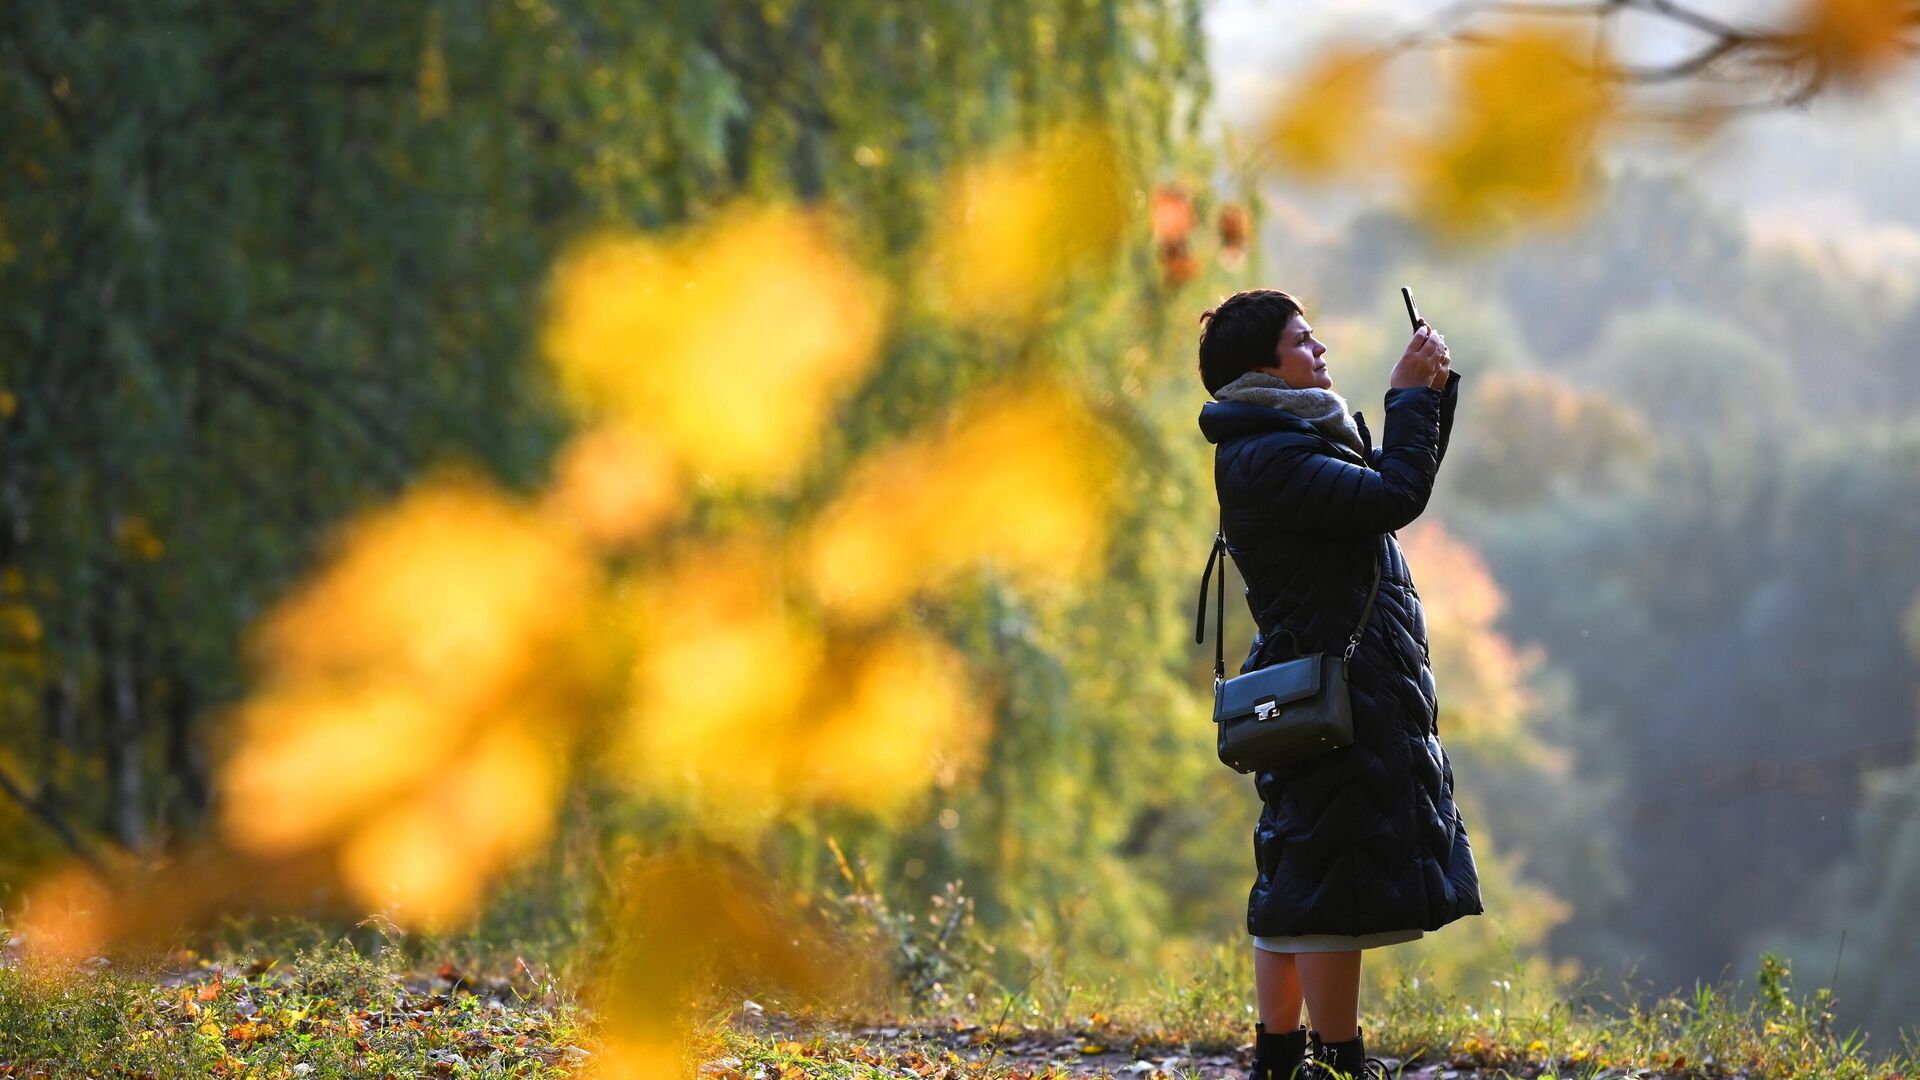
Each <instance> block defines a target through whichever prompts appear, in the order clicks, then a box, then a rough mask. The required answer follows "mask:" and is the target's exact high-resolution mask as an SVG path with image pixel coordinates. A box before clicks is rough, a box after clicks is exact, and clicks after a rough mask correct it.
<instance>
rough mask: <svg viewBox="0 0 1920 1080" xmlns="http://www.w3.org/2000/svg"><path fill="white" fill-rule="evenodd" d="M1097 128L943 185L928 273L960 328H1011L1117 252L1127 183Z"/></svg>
mask: <svg viewBox="0 0 1920 1080" xmlns="http://www.w3.org/2000/svg"><path fill="white" fill-rule="evenodd" d="M1123 163H1124V159H1123V157H1122V155H1121V154H1120V152H1119V148H1118V147H1117V146H1116V145H1115V144H1114V142H1113V136H1112V135H1111V133H1109V132H1108V131H1107V130H1106V129H1105V128H1103V127H1098V126H1092V125H1083V124H1070V125H1065V126H1062V127H1059V128H1056V129H1054V130H1052V131H1050V132H1048V133H1046V134H1045V135H1044V136H1042V137H1041V138H1040V139H1038V140H1037V141H1035V142H1034V143H1033V144H1031V145H1028V146H1022V147H1019V148H1016V149H1013V150H1008V151H1005V152H1002V153H999V154H996V155H993V156H991V157H989V158H987V159H985V160H983V161H980V162H976V163H973V164H971V165H967V166H964V167H962V168H961V169H960V170H959V171H958V172H957V173H956V174H955V175H954V176H953V177H952V178H951V180H950V181H949V183H948V187H947V191H946V194H945V196H944V200H943V202H942V209H941V210H940V212H939V216H938V217H937V218H936V219H935V225H934V228H935V230H936V232H935V237H934V241H933V244H932V248H931V252H930V258H929V267H930V269H931V271H932V274H933V293H934V298H935V299H936V300H937V301H938V302H939V303H941V304H943V305H944V306H945V307H946V309H947V310H948V312H949V313H950V314H952V315H954V316H957V317H959V318H963V319H987V320H992V322H993V323H994V324H995V325H1007V326H1013V327H1016V328H1017V327H1019V326H1021V325H1024V324H1026V323H1029V322H1031V321H1033V320H1035V319H1037V318H1039V317H1040V316H1041V315H1043V314H1044V313H1045V311H1046V309H1047V307H1048V305H1049V304H1051V303H1052V302H1053V300H1054V299H1055V298H1056V297H1057V296H1058V295H1059V294H1060V291H1061V289H1062V288H1063V287H1064V286H1065V285H1067V284H1068V283H1069V282H1070V281H1071V280H1072V279H1073V277H1074V276H1075V275H1076V274H1078V273H1080V272H1083V271H1087V270H1091V269H1093V268H1096V267H1099V266H1101V265H1102V264H1104V263H1105V262H1106V261H1107V260H1109V259H1111V258H1112V256H1113V254H1114V253H1115V252H1116V251H1117V250H1118V249H1119V245H1120V239H1121V234H1122V230H1123V229H1124V227H1125V225H1126V220H1127V213H1128V199H1129V198H1130V192H1131V191H1132V190H1133V184H1132V182H1131V180H1130V179H1129V178H1128V176H1127V175H1126V172H1125V169H1124V168H1123Z"/></svg>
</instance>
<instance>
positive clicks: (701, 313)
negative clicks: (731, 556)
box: [543, 205, 884, 483]
mask: <svg viewBox="0 0 1920 1080" xmlns="http://www.w3.org/2000/svg"><path fill="white" fill-rule="evenodd" d="M883 302H884V297H883V295H882V293H881V292H880V290H879V288H878V286H877V285H876V284H875V283H874V282H873V281H872V280H870V279H869V278H868V277H867V276H866V275H864V274H863V273H862V272H861V271H860V270H859V269H858V268H857V267H856V266H855V265H854V264H853V263H852V262H851V261H850V260H849V259H848V258H847V257H846V256H844V255H842V254H841V253H840V251H839V250H838V248H837V247H836V245H835V244H834V243H833V240H832V237H831V236H830V234H829V231H828V228H827V226H826V224H825V223H824V222H823V221H821V220H820V219H818V218H816V217H814V216H811V215H808V214H806V213H803V212H802V211H799V210H796V209H792V208H787V207H752V206H744V205H740V206H735V207H732V208H730V209H728V210H726V211H724V212H723V213H721V214H720V216H719V217H718V219H717V220H715V221H714V222H712V223H711V224H708V225H706V226H703V227H699V228H695V229H690V230H686V231H682V232H679V233H675V234H673V235H670V236H666V237H659V236H630V235H610V236H603V237H600V238H598V239H595V240H592V241H590V242H588V243H586V244H584V245H582V246H581V247H580V248H579V249H578V250H576V251H574V252H573V253H572V254H571V255H569V256H568V257H567V258H566V259H564V260H562V262H561V263H560V265H559V266H558V268H557V269H556V270H555V272H554V277H553V282H552V289H551V301H550V306H551V311H550V315H549V318H548V321H547V325H546V328H545V332H544V340H543V343H544V350H545V353H546V355H547V357H548V359H549V360H550V361H551V362H552V363H553V365H554V367H555V369H556V370H557V372H558V375H559V378H560V381H561V384H562V386H563V388H564V389H565V390H566V392H567V393H568V395H569V396H570V398H571V399H572V401H573V403H574V405H575V406H576V408H577V409H578V410H579V411H580V412H581V413H583V414H584V415H586V416H588V417H612V418H616V419H619V420H622V421H625V422H626V423H629V424H631V425H633V426H634V427H635V428H637V429H639V430H642V431H646V432H649V433H652V434H655V435H657V436H658V437H659V438H660V440H661V441H662V445H663V446H665V447H667V448H668V449H670V450H671V451H672V452H673V453H674V454H675V455H676V456H677V457H678V458H679V460H681V461H682V462H684V463H685V464H686V465H688V466H689V467H691V468H693V469H694V470H697V471H704V472H707V473H709V474H711V475H713V476H715V477H717V478H720V479H723V480H726V481H730V482H738V483H761V482H766V483H772V482H777V481H779V480H781V479H783V478H785V477H788V476H790V475H791V474H792V473H793V472H795V471H796V470H797V469H798V468H799V467H800V466H802V465H803V464H805V462H806V461H807V460H808V457H809V455H808V453H807V451H808V449H809V442H810V440H811V439H812V438H813V437H814V436H815V435H816V434H817V433H818V431H819V428H820V425H821V424H822V423H823V422H824V421H825V420H826V418H827V416H828V413H829V410H830V409H831V407H832V406H833V404H834V403H835V402H836V401H837V400H838V398H839V396H840V395H841V394H842V393H843V392H844V391H846V390H847V389H848V388H849V387H850V386H851V384H852V383H853V381H854V380H855V379H856V378H858V377H859V376H860V375H861V374H862V373H863V372H865V371H866V369H867V367H868V365H869V364H870V363H871V362H872V360H873V357H874V347H875V345H876V343H877V341H878V338H879V333H880V325H881V319H880V315H881V306H882V304H883Z"/></svg>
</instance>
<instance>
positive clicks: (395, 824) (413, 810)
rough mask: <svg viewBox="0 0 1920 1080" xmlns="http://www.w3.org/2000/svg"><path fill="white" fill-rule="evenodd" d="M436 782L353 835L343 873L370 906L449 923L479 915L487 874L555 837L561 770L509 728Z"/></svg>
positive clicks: (445, 769) (441, 772)
mask: <svg viewBox="0 0 1920 1080" xmlns="http://www.w3.org/2000/svg"><path fill="white" fill-rule="evenodd" d="M430 779H431V782H430V783H428V784H426V785H424V786H423V787H422V788H421V790H419V791H418V792H415V793H413V794H411V795H409V796H408V797H406V798H405V799H403V800H402V801H400V802H399V803H398V804H397V805H394V806H392V807H391V808H390V809H385V810H383V811H381V812H380V813H378V814H377V816H375V817H374V818H373V819H372V820H371V821H369V822H368V824H367V825H366V826H365V827H364V828H362V829H360V830H359V831H358V832H357V833H356V834H355V835H354V836H352V837H351V838H350V839H349V840H348V842H347V843H346V844H345V845H344V846H343V848H342V850H341V854H340V868H341V874H342V877H343V878H344V879H345V880H346V882H347V884H348V885H349V886H351V887H352V888H353V889H354V891H355V893H356V895H358V897H359V898H360V899H361V900H362V901H363V902H365V903H366V904H368V905H370V906H372V907H375V908H380V909H384V910H387V911H389V912H390V913H391V914H393V915H394V917H395V918H397V919H399V920H400V921H403V922H408V923H417V924H425V925H429V926H444V925H447V924H449V923H450V922H451V921H452V920H454V919H457V918H459V917H460V916H462V915H465V914H466V913H467V912H469V911H471V910H472V909H473V907H474V906H475V905H476V903H477V902H478V900H479V887H480V884H481V882H482V881H484V880H485V878H486V877H487V876H488V875H490V874H492V873H494V872H496V871H498V870H500V869H502V868H503V867H504V866H505V865H506V864H508V863H509V862H510V861H511V860H512V859H513V858H514V857H516V856H518V855H520V854H522V853H524V852H526V851H528V850H530V849H531V848H532V847H533V846H534V845H535V844H536V843H538V842H540V841H541V840H544V839H545V838H546V836H547V835H548V833H549V831H550V829H551V826H552V822H553V815H554V811H555V804H556V802H557V800H558V798H559V795H560V791H559V787H560V768H559V763H558V762H557V761H555V760H553V755H552V753H551V752H550V751H549V750H548V749H547V748H546V747H544V746H542V745H541V744H540V743H539V742H538V741H537V740H535V739H534V738H533V737H532V736H530V735H529V734H527V733H526V732H523V731H520V730H517V729H514V728H511V727H505V728H500V729H497V730H495V731H492V732H490V733H488V734H487V735H485V736H484V737H482V738H481V740H480V741H479V743H478V744H477V745H476V746H475V747H474V748H473V749H472V750H471V751H469V752H467V753H465V754H463V755H460V756H459V757H458V758H457V759H455V760H453V761H451V762H447V763H444V764H441V765H439V766H438V767H436V768H435V769H434V771H433V774H432V776H431V778H430Z"/></svg>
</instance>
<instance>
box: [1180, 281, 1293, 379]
mask: <svg viewBox="0 0 1920 1080" xmlns="http://www.w3.org/2000/svg"><path fill="white" fill-rule="evenodd" d="M1304 314H1306V309H1305V308H1304V307H1302V306H1301V305H1300V301H1298V300H1295V299H1294V298H1293V297H1291V296H1288V295H1287V294H1286V293H1283V292H1281V291H1280V290H1278V289H1248V290H1247V291H1245V292H1237V293H1234V294H1233V295H1232V296H1229V297H1227V298H1226V299H1225V300H1222V301H1220V303H1219V305H1218V306H1216V307H1212V308H1209V309H1207V310H1206V311H1203V312H1201V313H1200V325H1201V330H1200V381H1201V382H1203V383H1205V384H1206V385H1207V393H1209V394H1211V393H1213V392H1215V391H1217V390H1219V389H1220V388H1221V387H1223V386H1225V385H1227V384H1228V383H1230V382H1232V381H1233V380H1235V379H1237V378H1239V377H1240V376H1242V375H1244V374H1246V373H1247V372H1249V371H1252V370H1253V369H1254V368H1263V367H1272V366H1273V361H1274V348H1275V347H1276V346H1278V345H1279V344H1280V333H1281V331H1283V330H1285V329H1286V328H1287V323H1288V321H1290V320H1291V319H1292V318H1293V317H1294V316H1295V315H1304Z"/></svg>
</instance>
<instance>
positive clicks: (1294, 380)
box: [1260, 314, 1333, 390]
mask: <svg viewBox="0 0 1920 1080" xmlns="http://www.w3.org/2000/svg"><path fill="white" fill-rule="evenodd" d="M1326 351H1327V347H1326V346H1325V345H1322V344H1320V339H1319V338H1316V337H1314V336H1313V327H1311V326H1308V325H1307V320H1306V318H1305V317H1304V316H1301V315H1298V314H1296V315H1294V317H1293V318H1291V319H1289V320H1287V328H1286V329H1285V330H1282V331H1280V341H1279V343H1278V344H1277V345H1275V346H1274V347H1273V359H1274V363H1273V366H1272V367H1264V368H1261V369H1260V370H1261V371H1264V372H1266V373H1267V374H1268V375H1272V376H1274V377H1276V378H1278V379H1280V380H1281V381H1282V382H1284V383H1286V384H1287V385H1288V386H1291V387H1293V388H1294V389H1296V390H1305V389H1306V388H1308V387H1310V386H1318V387H1320V388H1321V389H1323V390H1331V389H1333V376H1332V375H1330V374H1328V373H1327V362H1326V361H1325V360H1322V359H1321V358H1320V357H1321V355H1322V354H1324V353H1325V352H1326Z"/></svg>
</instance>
